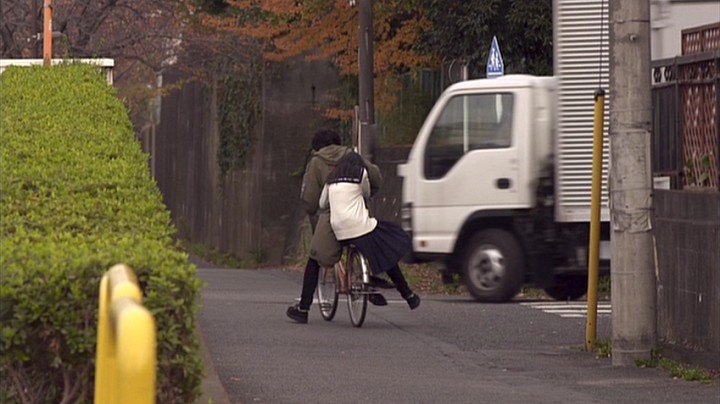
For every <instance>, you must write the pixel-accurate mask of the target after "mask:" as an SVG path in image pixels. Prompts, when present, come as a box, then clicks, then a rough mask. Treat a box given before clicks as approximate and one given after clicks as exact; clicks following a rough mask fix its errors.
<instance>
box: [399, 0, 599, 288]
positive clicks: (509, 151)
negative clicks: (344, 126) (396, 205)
mask: <svg viewBox="0 0 720 404" xmlns="http://www.w3.org/2000/svg"><path fill="white" fill-rule="evenodd" d="M603 16H604V17H605V19H607V6H606V5H605V3H604V2H601V1H600V0H597V1H591V0H590V1H587V0H586V1H577V0H574V1H573V0H556V1H555V3H554V27H555V33H554V47H555V52H554V54H555V59H554V64H555V66H554V67H555V74H556V76H555V77H536V76H528V75H508V76H503V77H500V78H495V79H480V80H469V81H464V82H460V83H457V84H454V85H452V86H450V87H449V88H447V89H446V90H445V92H444V93H443V94H442V95H441V96H440V98H439V99H438V100H437V102H436V103H435V106H434V107H433V108H432V110H431V111H430V113H429V114H428V116H427V118H426V120H425V122H424V124H423V126H422V127H421V129H420V132H419V133H418V136H417V138H416V140H415V143H414V145H413V147H412V149H411V151H410V154H409V156H408V160H407V162H406V163H405V164H402V165H400V166H398V175H399V176H401V177H402V178H403V190H402V198H403V205H402V212H401V218H402V224H403V227H404V228H405V230H406V231H407V232H408V233H409V234H410V235H411V237H412V246H413V251H412V254H411V255H410V257H409V258H410V259H409V261H412V262H422V261H441V262H444V263H445V265H444V270H443V275H444V276H443V277H444V279H446V280H447V279H449V278H450V276H451V275H453V274H454V273H459V274H460V275H461V276H462V278H463V279H464V282H465V284H466V285H467V288H468V291H469V292H470V294H471V295H472V296H473V297H474V298H475V299H477V300H479V301H485V302H502V301H507V300H509V299H512V298H513V297H514V296H515V295H516V294H517V293H518V291H519V290H520V288H521V286H522V285H523V284H525V283H532V284H535V285H537V286H539V287H541V288H543V289H544V290H545V291H546V292H547V293H548V294H549V295H550V296H551V297H553V298H556V299H558V300H569V299H576V298H578V297H580V296H582V295H583V294H585V292H586V290H587V262H588V253H587V251H588V240H589V229H590V194H591V186H592V143H593V109H594V97H593V95H594V92H595V90H597V89H598V88H599V87H601V86H602V87H604V88H607V81H608V76H607V74H608V72H607V66H608V65H607V51H608V48H607V43H608V42H607V26H605V27H602V25H601V21H602V20H601V18H602V17H603ZM601 38H603V39H602V40H601ZM603 44H604V45H603ZM601 61H602V63H601ZM605 139H606V140H605V159H604V163H603V171H604V172H603V178H604V179H606V178H607V160H608V153H607V150H608V143H607V136H605ZM605 183H606V181H604V184H603V194H602V198H601V199H602V211H601V212H602V213H601V217H602V226H601V228H602V230H601V240H602V241H601V248H600V258H601V265H600V270H601V273H603V272H607V271H609V258H610V256H609V255H610V254H609V233H610V230H609V223H608V220H609V212H608V206H607V205H608V204H607V202H608V197H607V187H606V186H605Z"/></svg>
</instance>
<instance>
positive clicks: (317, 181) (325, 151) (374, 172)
mask: <svg viewBox="0 0 720 404" xmlns="http://www.w3.org/2000/svg"><path fill="white" fill-rule="evenodd" d="M351 151H352V149H350V148H349V147H347V146H338V145H330V146H326V147H323V148H322V149H320V150H318V151H313V153H312V157H310V161H309V162H308V165H307V167H306V168H305V175H304V176H303V183H302V190H301V191H300V198H301V199H302V202H303V207H304V208H305V211H306V212H307V213H308V215H315V214H317V213H322V212H318V210H319V206H318V202H319V201H320V194H321V193H322V189H323V186H324V185H325V180H326V179H327V176H328V174H330V171H332V170H333V169H334V168H335V166H336V165H337V163H338V161H340V159H341V158H343V156H345V155H346V154H347V153H349V152H351ZM365 164H366V165H367V168H368V179H369V180H370V195H375V192H377V190H379V189H380V187H381V186H382V175H380V169H379V168H378V166H376V165H375V164H372V163H370V162H369V161H367V160H365Z"/></svg>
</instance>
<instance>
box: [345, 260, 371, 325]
mask: <svg viewBox="0 0 720 404" xmlns="http://www.w3.org/2000/svg"><path fill="white" fill-rule="evenodd" d="M363 261H365V257H363V256H362V254H360V251H358V250H356V249H354V248H350V249H349V251H348V263H347V266H346V268H345V270H346V271H347V277H348V278H347V279H348V285H349V291H348V296H347V301H348V311H349V312H350V321H351V322H352V325H354V326H355V327H361V326H362V325H363V322H364V321H365V314H366V313H367V303H368V291H367V285H366V284H365V283H364V282H363V270H362V266H363ZM365 265H367V262H365Z"/></svg>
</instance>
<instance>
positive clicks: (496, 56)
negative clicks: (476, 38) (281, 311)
mask: <svg viewBox="0 0 720 404" xmlns="http://www.w3.org/2000/svg"><path fill="white" fill-rule="evenodd" d="M503 74H505V64H503V60H502V55H501V54H500V47H499V46H498V42H497V37H495V36H493V40H492V45H490V55H488V61H487V68H486V69H485V75H486V76H487V78H495V77H500V76H502V75H503Z"/></svg>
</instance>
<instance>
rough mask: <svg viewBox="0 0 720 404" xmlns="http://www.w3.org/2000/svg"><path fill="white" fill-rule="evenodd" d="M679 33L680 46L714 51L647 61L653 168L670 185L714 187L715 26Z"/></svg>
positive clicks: (718, 173)
mask: <svg viewBox="0 0 720 404" xmlns="http://www.w3.org/2000/svg"><path fill="white" fill-rule="evenodd" d="M683 35H684V36H683V50H686V49H687V50H688V52H690V51H698V50H700V51H705V50H707V49H714V50H711V51H705V52H703V53H697V54H691V55H683V56H678V57H675V58H669V59H662V60H657V61H653V62H652V76H653V88H652V99H653V133H654V141H653V171H654V173H655V175H661V176H668V177H670V179H671V188H672V189H687V188H701V189H708V190H718V187H720V170H719V168H720V140H719V139H720V91H718V87H719V86H720V24H717V25H712V26H706V27H700V28H698V29H694V30H686V31H683ZM703 38H704V39H703ZM701 40H703V41H704V42H703V41H701ZM700 44H702V45H700Z"/></svg>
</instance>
